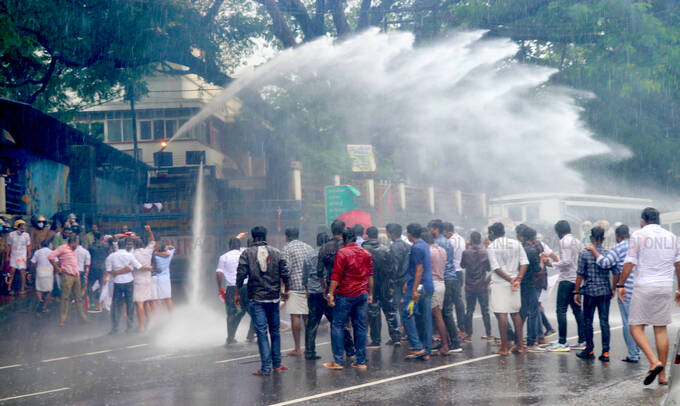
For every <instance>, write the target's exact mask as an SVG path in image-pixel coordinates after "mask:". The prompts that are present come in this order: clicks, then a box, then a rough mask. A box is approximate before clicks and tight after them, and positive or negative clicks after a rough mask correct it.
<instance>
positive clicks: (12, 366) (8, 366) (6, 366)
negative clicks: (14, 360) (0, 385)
mask: <svg viewBox="0 0 680 406" xmlns="http://www.w3.org/2000/svg"><path fill="white" fill-rule="evenodd" d="M22 365H23V364H14V365H5V366H4V367H0V369H7V368H16V367H20V366H22Z"/></svg>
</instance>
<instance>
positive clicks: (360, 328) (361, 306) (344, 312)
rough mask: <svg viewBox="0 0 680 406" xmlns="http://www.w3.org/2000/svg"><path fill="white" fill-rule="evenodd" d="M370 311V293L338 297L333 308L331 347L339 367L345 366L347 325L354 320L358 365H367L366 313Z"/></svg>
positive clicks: (355, 349)
mask: <svg viewBox="0 0 680 406" xmlns="http://www.w3.org/2000/svg"><path fill="white" fill-rule="evenodd" d="M367 311H368V293H364V294H363V295H360V296H357V297H345V296H336V297H335V306H334V307H333V323H332V328H331V346H332V347H333V358H334V359H335V362H336V363H337V364H339V365H345V357H344V353H345V325H346V324H347V319H348V318H350V317H351V318H352V328H353V329H354V351H355V354H356V357H357V364H359V365H363V364H365V363H366V312H367Z"/></svg>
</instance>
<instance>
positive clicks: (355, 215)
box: [338, 209, 373, 228]
mask: <svg viewBox="0 0 680 406" xmlns="http://www.w3.org/2000/svg"><path fill="white" fill-rule="evenodd" d="M338 220H342V221H344V222H345V225H346V226H347V227H353V226H354V225H355V224H361V225H362V226H364V228H368V227H371V226H372V225H373V222H372V221H371V214H370V213H367V212H365V211H362V210H356V209H355V210H350V211H348V212H345V213H342V214H341V215H339V216H338Z"/></svg>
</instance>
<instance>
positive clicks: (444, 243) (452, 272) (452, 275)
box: [434, 234, 458, 281]
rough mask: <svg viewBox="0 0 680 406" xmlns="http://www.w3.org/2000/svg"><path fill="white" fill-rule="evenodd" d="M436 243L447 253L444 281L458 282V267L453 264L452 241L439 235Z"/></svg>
mask: <svg viewBox="0 0 680 406" xmlns="http://www.w3.org/2000/svg"><path fill="white" fill-rule="evenodd" d="M434 242H435V243H437V245H439V246H440V247H442V248H444V251H446V268H445V269H444V280H445V281H455V280H458V276H457V275H456V265H455V264H454V262H453V259H454V258H453V245H451V241H449V239H448V238H446V237H444V236H443V235H441V234H439V237H437V238H435V240H434Z"/></svg>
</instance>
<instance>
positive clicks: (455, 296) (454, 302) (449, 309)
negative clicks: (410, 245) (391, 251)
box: [411, 220, 465, 350]
mask: <svg viewBox="0 0 680 406" xmlns="http://www.w3.org/2000/svg"><path fill="white" fill-rule="evenodd" d="M427 228H428V231H429V232H431V233H432V235H433V236H434V242H435V243H436V244H437V245H439V246H440V247H442V248H443V249H444V251H446V271H445V273H444V284H445V285H446V291H445V293H444V303H443V304H442V316H443V317H444V323H445V324H446V331H447V332H448V336H449V348H452V349H454V350H455V349H457V348H458V347H460V338H459V334H458V328H457V327H456V320H455V318H454V317H453V307H454V306H463V303H462V302H463V299H462V298H461V294H460V287H461V284H460V283H459V281H458V275H457V273H456V267H455V265H454V256H455V254H454V251H453V246H452V245H451V242H449V240H448V239H447V238H446V237H445V236H444V235H443V232H444V223H443V222H442V221H441V220H432V221H430V223H429V224H428V225H427ZM411 252H413V250H411ZM463 308H464V307H463ZM456 316H458V312H456ZM463 318H465V311H464V310H463Z"/></svg>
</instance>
